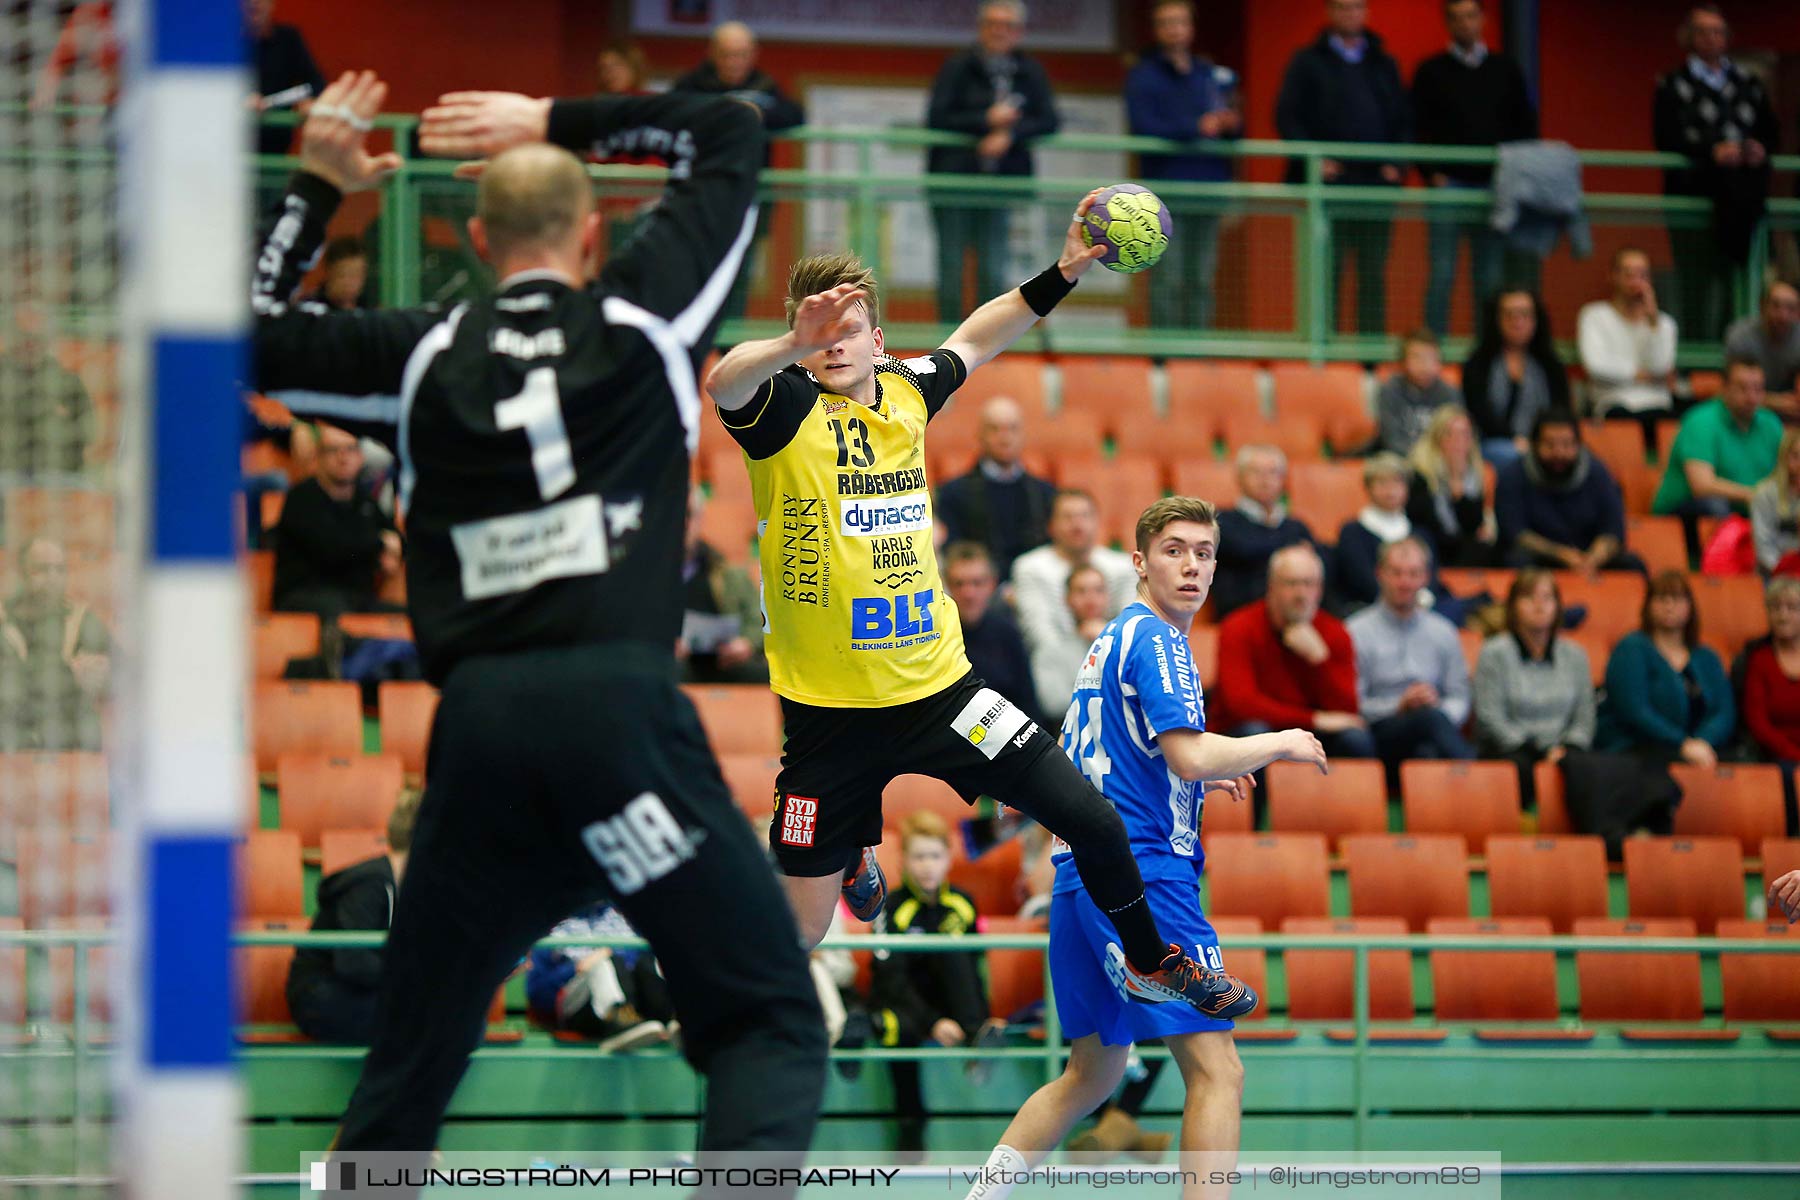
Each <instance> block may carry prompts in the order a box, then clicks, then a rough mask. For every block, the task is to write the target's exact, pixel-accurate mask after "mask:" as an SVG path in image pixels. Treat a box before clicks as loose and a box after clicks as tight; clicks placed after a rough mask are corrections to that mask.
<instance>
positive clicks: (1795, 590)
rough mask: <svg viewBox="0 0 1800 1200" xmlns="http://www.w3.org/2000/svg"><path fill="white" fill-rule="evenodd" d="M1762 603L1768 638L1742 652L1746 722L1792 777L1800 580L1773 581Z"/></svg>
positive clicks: (1797, 725) (1799, 726)
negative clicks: (1765, 607)
mask: <svg viewBox="0 0 1800 1200" xmlns="http://www.w3.org/2000/svg"><path fill="white" fill-rule="evenodd" d="M1763 601H1764V603H1765V604H1766V605H1767V606H1768V610H1769V636H1768V637H1766V638H1763V639H1760V640H1759V641H1757V642H1755V643H1753V644H1752V645H1751V646H1750V647H1749V648H1748V649H1747V650H1745V652H1744V702H1743V711H1744V724H1745V725H1746V726H1747V727H1748V728H1749V731H1750V736H1751V737H1752V738H1754V739H1755V740H1756V747H1757V750H1758V751H1760V752H1761V754H1762V756H1763V757H1764V758H1766V759H1768V760H1770V761H1772V762H1779V763H1781V764H1783V774H1789V773H1791V772H1792V770H1793V767H1794V765H1795V764H1796V763H1800V579H1796V578H1794V577H1793V576H1790V575H1781V576H1777V577H1776V578H1774V579H1771V580H1769V586H1768V590H1767V591H1766V592H1764V593H1763Z"/></svg>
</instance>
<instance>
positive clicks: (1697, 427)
mask: <svg viewBox="0 0 1800 1200" xmlns="http://www.w3.org/2000/svg"><path fill="white" fill-rule="evenodd" d="M1762 401H1763V369H1762V364H1761V363H1759V362H1757V361H1756V360H1755V359H1753V358H1733V359H1731V360H1730V361H1728V362H1727V363H1726V364H1725V390H1724V391H1723V392H1721V393H1720V394H1719V395H1718V396H1717V397H1716V398H1714V399H1712V400H1708V401H1707V402H1706V403H1705V404H1699V405H1696V406H1695V407H1694V408H1692V409H1690V410H1689V411H1688V414H1687V416H1685V417H1683V418H1682V419H1681V430H1680V432H1678V433H1677V434H1676V435H1675V444H1674V445H1673V446H1671V447H1670V449H1669V461H1668V462H1667V463H1666V464H1664V467H1663V477H1662V483H1661V485H1659V486H1658V487H1657V489H1656V499H1655V500H1653V501H1651V504H1650V510H1651V511H1652V512H1655V513H1661V514H1664V515H1668V514H1671V513H1672V514H1674V515H1676V516H1679V517H1681V518H1682V521H1683V523H1684V524H1685V525H1686V527H1687V534H1688V557H1689V558H1692V559H1696V560H1697V559H1698V558H1699V557H1700V537H1699V531H1698V526H1697V519H1698V518H1700V517H1720V516H1725V515H1726V514H1728V513H1732V512H1738V513H1744V512H1747V511H1748V509H1749V505H1750V494H1751V492H1752V491H1753V490H1754V489H1755V487H1756V486H1757V485H1758V484H1759V483H1761V482H1762V481H1763V480H1764V479H1765V478H1767V477H1768V475H1769V472H1771V471H1773V470H1774V469H1775V464H1776V458H1777V455H1778V454H1779V453H1780V450H1781V433H1782V427H1781V418H1780V417H1778V416H1776V415H1775V414H1774V413H1772V412H1770V411H1769V410H1768V409H1766V408H1764V407H1763V403H1762Z"/></svg>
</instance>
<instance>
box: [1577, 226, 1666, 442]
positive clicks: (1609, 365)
mask: <svg viewBox="0 0 1800 1200" xmlns="http://www.w3.org/2000/svg"><path fill="white" fill-rule="evenodd" d="M1576 337H1577V339H1578V342H1579V345H1580V347H1581V367H1582V369H1583V370H1584V371H1586V372H1587V377H1588V400H1589V403H1590V404H1591V405H1592V406H1593V410H1594V414H1595V415H1596V416H1601V417H1610V416H1620V417H1641V416H1643V414H1645V413H1649V414H1652V415H1655V414H1659V413H1666V412H1668V411H1669V410H1670V408H1671V407H1672V406H1673V405H1674V397H1673V395H1672V393H1671V390H1670V389H1671V388H1673V387H1674V385H1675V339H1676V330H1675V318H1674V317H1671V316H1670V315H1669V314H1668V313H1666V312H1663V311H1662V310H1660V309H1659V308H1658V307H1657V305H1656V288H1655V286H1654V285H1653V284H1652V283H1651V282H1650V256H1649V255H1648V254H1646V253H1644V252H1643V251H1642V250H1639V249H1637V248H1636V247H1635V246H1626V247H1623V248H1621V249H1620V250H1618V251H1616V252H1615V253H1614V254H1613V257H1612V297H1611V298H1610V299H1607V300H1593V301H1590V302H1589V303H1587V304H1584V305H1582V306H1581V313H1580V315H1579V316H1578V317H1577V318H1576Z"/></svg>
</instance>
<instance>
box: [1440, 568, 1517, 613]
mask: <svg viewBox="0 0 1800 1200" xmlns="http://www.w3.org/2000/svg"><path fill="white" fill-rule="evenodd" d="M1518 574H1519V573H1518V572H1517V571H1513V570H1509V569H1504V568H1497V567H1443V568H1441V569H1440V570H1439V571H1438V579H1439V581H1441V582H1442V583H1443V585H1444V586H1445V587H1447V588H1449V589H1450V591H1451V593H1452V594H1453V595H1457V596H1478V595H1480V594H1481V593H1483V592H1486V593H1487V594H1488V595H1489V596H1491V597H1493V599H1494V603H1496V604H1501V603H1504V602H1505V600H1506V593H1507V591H1508V590H1509V589H1510V588H1511V587H1512V583H1513V580H1514V579H1515V578H1517V577H1518Z"/></svg>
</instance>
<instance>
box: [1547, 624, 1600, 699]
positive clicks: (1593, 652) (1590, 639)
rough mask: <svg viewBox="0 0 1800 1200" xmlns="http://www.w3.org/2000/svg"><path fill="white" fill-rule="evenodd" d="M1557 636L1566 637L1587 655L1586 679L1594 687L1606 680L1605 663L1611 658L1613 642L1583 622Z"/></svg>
mask: <svg viewBox="0 0 1800 1200" xmlns="http://www.w3.org/2000/svg"><path fill="white" fill-rule="evenodd" d="M1557 636H1558V637H1566V638H1568V639H1569V641H1570V642H1572V643H1574V644H1575V645H1577V646H1580V647H1581V652H1582V653H1583V654H1585V655H1587V660H1588V680H1589V681H1590V682H1591V683H1593V685H1594V686H1595V687H1599V686H1600V685H1601V684H1603V683H1605V682H1606V664H1607V663H1608V662H1610V661H1611V660H1612V651H1613V643H1612V642H1611V641H1609V640H1608V639H1607V638H1606V637H1605V635H1604V634H1602V633H1600V632H1598V631H1596V630H1592V629H1589V628H1587V627H1586V625H1585V624H1584V625H1583V627H1582V628H1580V629H1571V630H1568V631H1567V632H1565V633H1559V634H1557Z"/></svg>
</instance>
